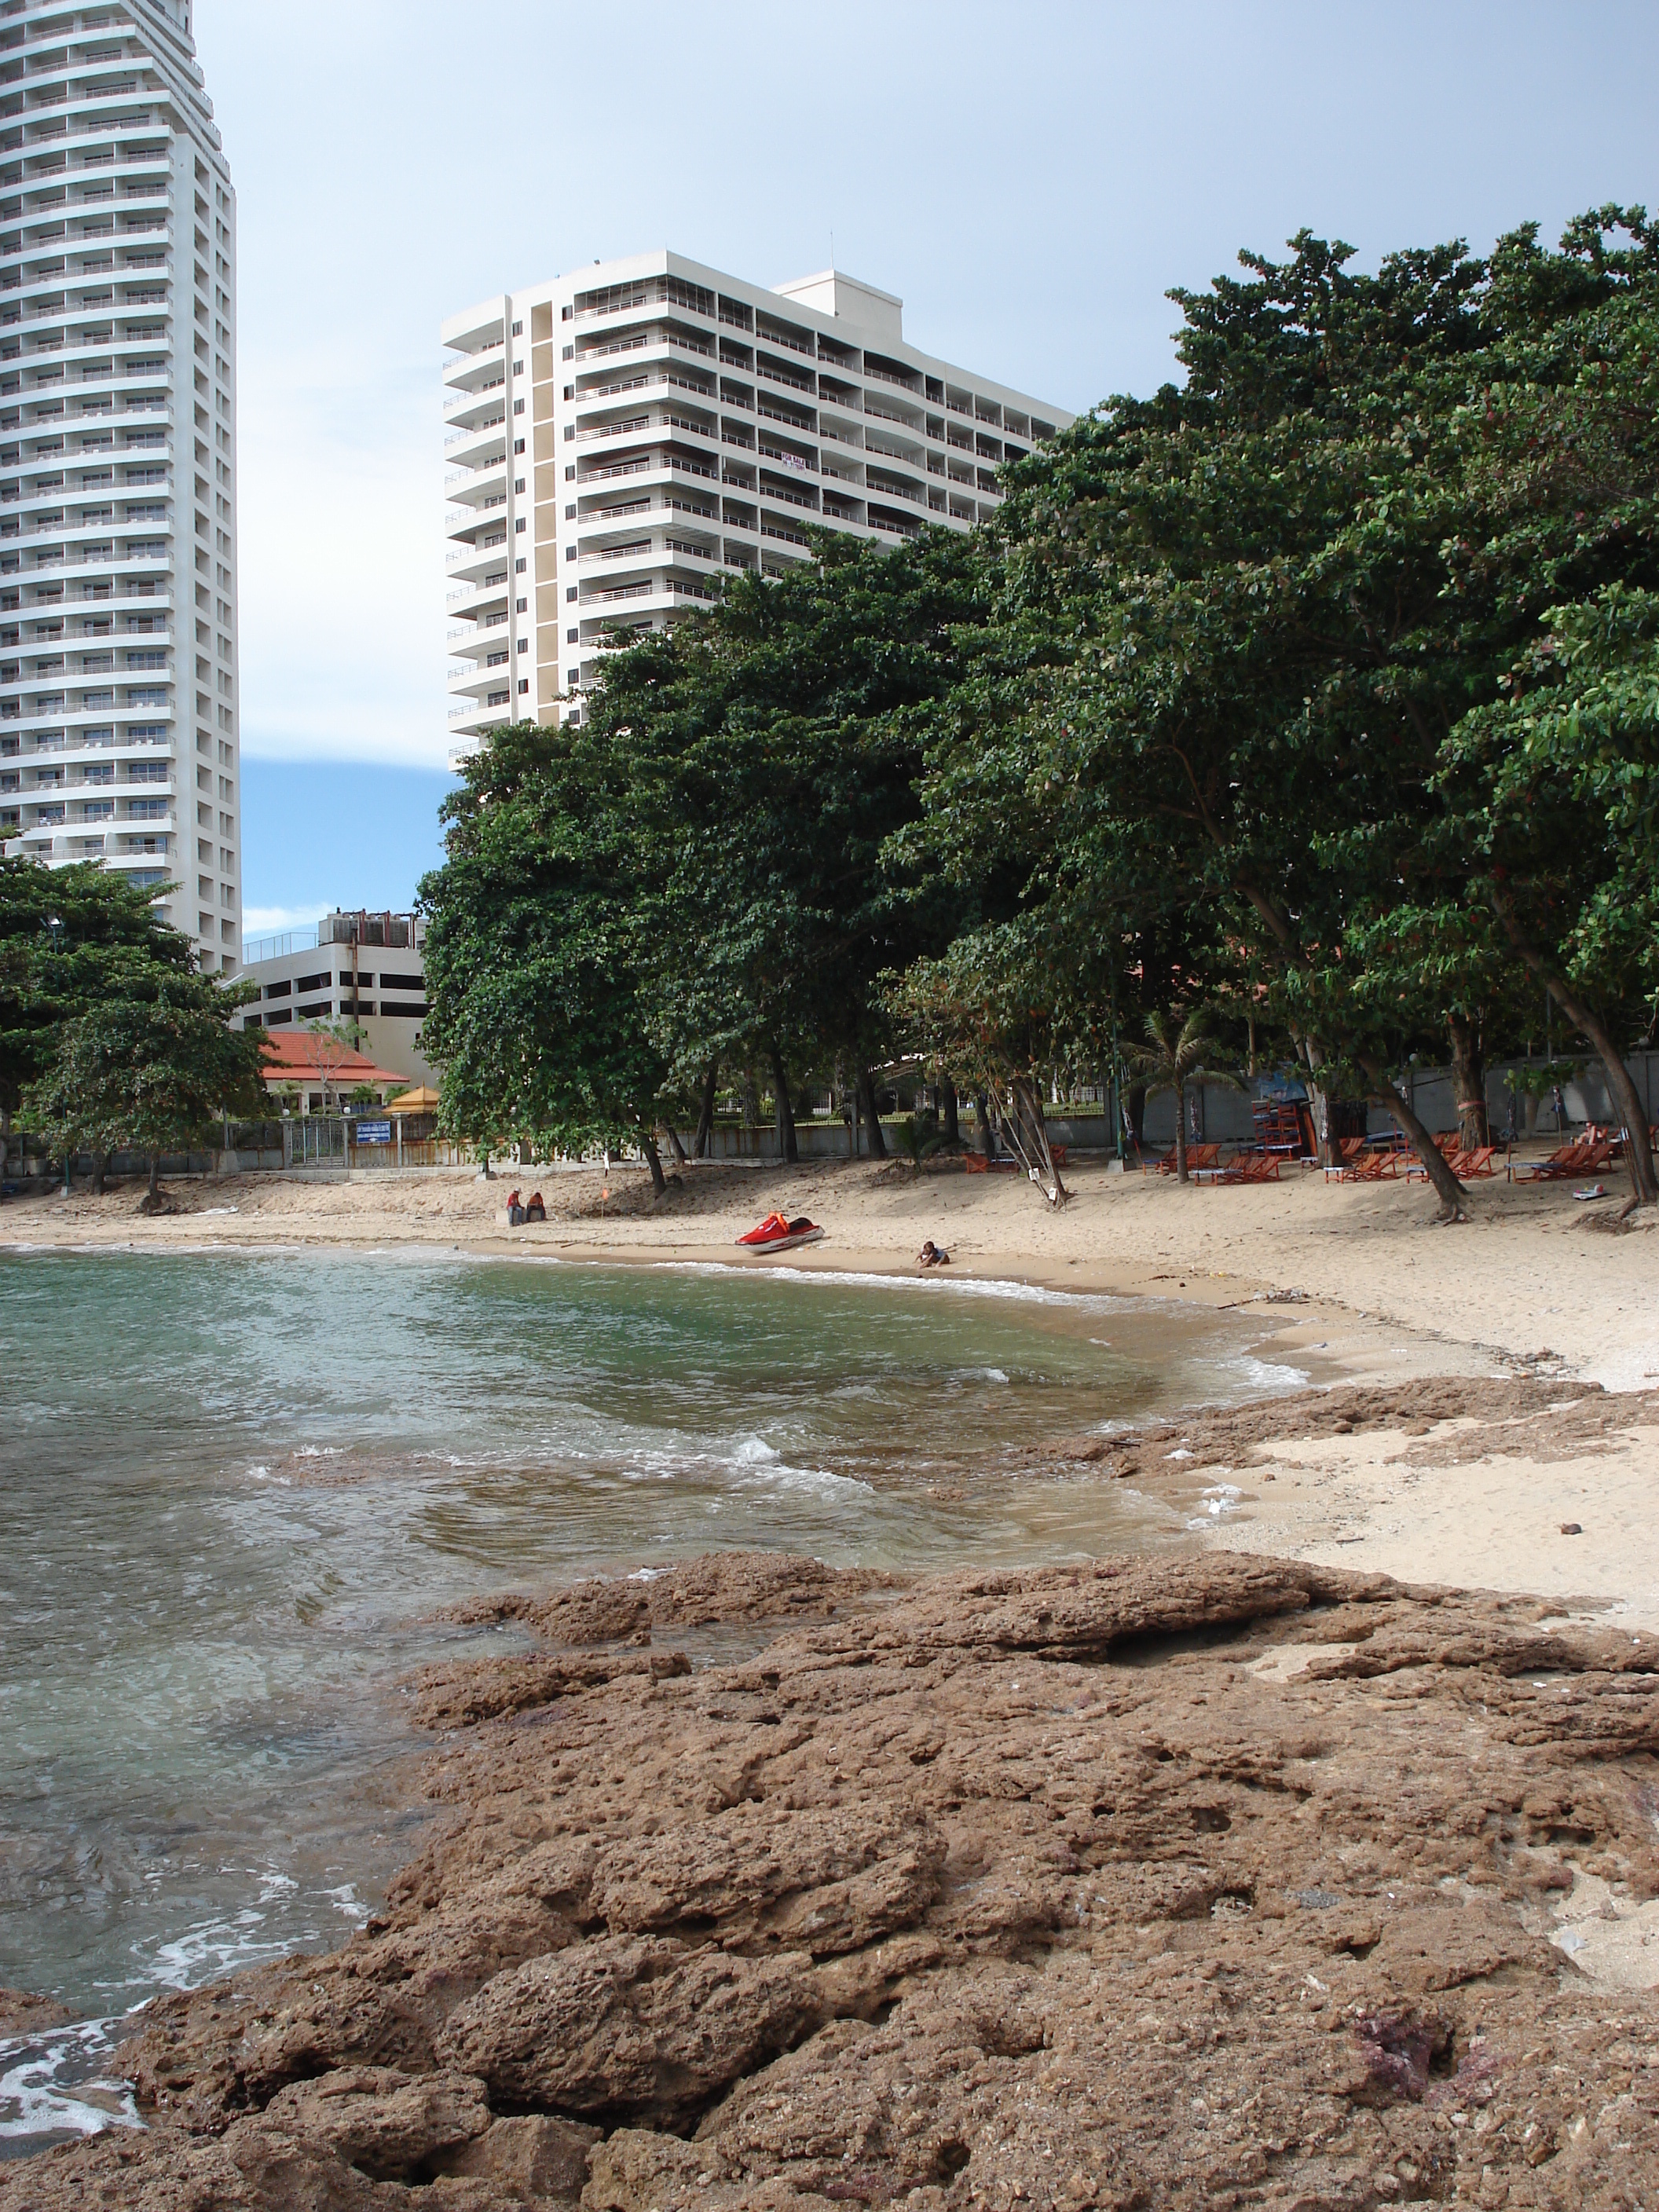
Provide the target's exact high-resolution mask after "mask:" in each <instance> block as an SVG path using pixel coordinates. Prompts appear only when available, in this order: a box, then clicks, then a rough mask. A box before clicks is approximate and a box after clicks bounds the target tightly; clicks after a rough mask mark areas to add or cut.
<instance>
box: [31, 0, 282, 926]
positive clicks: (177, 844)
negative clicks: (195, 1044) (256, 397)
mask: <svg viewBox="0 0 1659 2212" xmlns="http://www.w3.org/2000/svg"><path fill="white" fill-rule="evenodd" d="M236 640H237V625H236V200H235V194H234V191H233V190H232V186H231V181H230V171H229V168H228V165H227V163H226V161H225V156H224V151H223V149H222V145H221V143H220V138H219V133H218V131H217V130H216V127H215V125H214V122H213V107H212V103H211V102H210V100H209V99H208V96H207V94H206V91H205V89H204V83H203V78H202V72H201V70H200V69H199V68H198V67H197V63H196V56H195V47H194V45H193V43H192V40H191V6H190V0H82V4H64V0H0V839H3V841H4V848H5V850H6V852H7V853H9V854H26V855H27V856H28V857H29V858H31V859H33V860H40V861H43V862H45V863H46V864H47V865H48V866H64V864H65V863H67V862H70V861H86V860H94V861H99V862H101V863H102V865H103V866H106V867H108V868H112V869H115V870H118V871H119V872H121V873H122V874H123V875H125V877H126V878H127V879H128V880H129V881H130V882H131V883H133V884H138V885H140V886H142V887H143V888H146V889H154V890H155V893H156V895H157V905H158V910H159V911H160V912H161V915H163V916H164V918H165V919H166V920H167V921H170V922H171V923H172V924H173V927H175V928H178V929H180V930H182V931H184V932H185V934H186V935H187V936H189V937H190V938H191V939H193V940H194V942H195V944H196V945H197V952H198V956H199V957H200V959H201V962H202V964H203V966H204V968H212V969H234V967H235V966H236V964H237V960H238V957H239V955H240V940H241V881H242V877H241V866H240V853H241V837H240V806H241V795H240V767H239V760H238V752H239V745H240V732H239V726H238V723H239V702H238V699H237V662H236ZM166 885H173V886H174V887H175V888H174V889H173V890H168V891H167V892H166V893H165V895H163V886H166Z"/></svg>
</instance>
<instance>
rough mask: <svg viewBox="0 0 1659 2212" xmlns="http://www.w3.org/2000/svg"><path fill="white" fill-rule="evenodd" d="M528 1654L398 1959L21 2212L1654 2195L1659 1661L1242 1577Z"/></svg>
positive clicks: (1251, 1568) (633, 1593)
mask: <svg viewBox="0 0 1659 2212" xmlns="http://www.w3.org/2000/svg"><path fill="white" fill-rule="evenodd" d="M494 1609H495V1610H496V1611H498V1612H503V1611H504V1612H510V1613H512V1614H513V1616H514V1617H515V1618H516V1619H517V1620H520V1621H521V1622H522V1623H523V1624H524V1625H525V1626H526V1627H527V1628H529V1629H530V1631H531V1632H532V1634H533V1635H534V1636H535V1637H536V1638H537V1639H538V1643H537V1648H536V1649H534V1650H531V1651H528V1652H526V1653H522V1654H520V1655H518V1656H515V1657H513V1658H512V1659H507V1660H493V1661H489V1662H483V1664H482V1665H479V1666H476V1667H472V1668H445V1669H442V1670H436V1671H435V1672H433V1673H430V1674H428V1675H426V1676H424V1677H422V1679H421V1680H419V1681H417V1682H416V1683H412V1684H410V1686H409V1688H408V1694H409V1695H410V1697H411V1698H412V1699H415V1700H416V1702H417V1705H418V1706H419V1708H420V1710H421V1711H422V1714H423V1716H424V1717H426V1718H427V1720H428V1723H429V1724H431V1725H434V1726H435V1727H438V1728H440V1729H443V1730H444V1731H445V1733H444V1735H442V1737H441V1741H440V1742H439V1744H438V1745H437V1747H436V1748H435V1753H434V1756H433V1759H432V1761H431V1765H430V1769H429V1773H428V1791H429V1794H430V1796H432V1798H433V1799H434V1800H435V1802H436V1803H437V1805H438V1806H439V1807H441V1808H442V1811H441V1817H440V1818H439V1820H438V1821H437V1823H436V1825H435V1830H434V1832H433V1835H432V1837H431V1838H430V1839H429V1841H428V1844H427V1846H426V1848H425V1849H424V1850H422V1853H421V1854H420V1856H419V1857H417V1858H416V1861H415V1862H414V1863H413V1864H411V1865H410V1867H409V1868H407V1869H405V1870H404V1873H403V1874H402V1875H400V1876H399V1878H398V1880H397V1881H396V1882H395V1883H394V1884H393V1885H392V1891H391V1893H390V1894H389V1896H388V1898H387V1899H386V1905H385V1908H384V1910H383V1911H382V1912H381V1914H380V1917H377V1918H376V1919H375V1920H374V1921H373V1922H372V1923H370V1924H369V1925H368V1927H366V1928H365V1929H363V1930H362V1932H361V1933H360V1934H359V1935H358V1936H356V1937H355V1938H354V1939H353V1941H352V1942H349V1944H347V1945H346V1946H345V1947H344V1948H343V1949H342V1950H340V1951H337V1952H336V1953H334V1954H331V1955H330V1956H328V1957H326V1958H318V1959H308V1960H299V1959H293V1960H285V1961H283V1962H282V1963H281V1964H279V1965H276V1966H272V1967H270V1968H268V1969H264V1970H262V1971H259V1972H254V1973H251V1974H244V1975H241V1976H239V1977H238V1978H237V1980H236V1982H235V1984H234V1985H219V1986H216V1987H213V1988H209V1989H204V1990H197V1991H194V1992H191V1993H188V1994H183V1995H179V1996H173V1997H169V1998H167V1999H164V2000H162V2001H161V2002H157V2003H156V2004H155V2005H153V2006H152V2007H151V2008H149V2012H148V2013H147V2014H146V2015H145V2016H144V2023H143V2027H142V2028H141V2030H140V2032H139V2033H137V2035H136V2036H135V2037H134V2038H133V2039H132V2040H131V2042H130V2043H129V2044H128V2045H125V2049H124V2052H123V2063H124V2065H125V2069H126V2070H127V2071H128V2072H129V2074H130V2075H131V2078H132V2079H133V2081H135V2082H136V2084H137V2091H138V2095H139V2099H140V2103H141V2106H142V2108H143V2111H144V2112H145V2115H146V2118H147V2119H148V2120H149V2128H148V2130H147V2131H146V2132H143V2133H142V2134H141V2133H137V2132H134V2131H132V2130H112V2131H111V2132H110V2133H108V2134H106V2135H104V2136H100V2137H97V2138H95V2139H93V2140H90V2141H88V2142H81V2143H76V2144H72V2145H69V2146H66V2147H64V2148H60V2149H58V2150H56V2151H52V2152H50V2153H47V2154H45V2155H43V2156H40V2157H39V2158H36V2159H32V2160H27V2161H26V2162H25V2163H23V2164H22V2165H20V2166H12V2167H10V2168H9V2169H6V2170H5V2171H4V2176H3V2179H0V2208H3V2212H25V2208H28V2212H57V2208H58V2207H67V2206H70V2205H73V2206H76V2207H78V2208H87V2207H91V2206H109V2207H116V2206H118V2207H121V2208H123V2212H126V2208H145V2212H149V2208H154V2212H163V2208H165V2212H175V2208H180V2207H191V2208H200V2212H207V2208H209V2207H213V2208H220V2207H226V2208H228V2207H244V2206H246V2207H258V2208H262V2212H279V2208H290V2207H292V2208H299V2207H307V2208H313V2207H314V2208H324V2207H326V2208H331V2212H332V2208H341V2212H356V2208H360V2207H361V2208H364V2209H365V2212H371V2208H372V2212H392V2208H394V2207H398V2208H409V2212H460V2209H461V2208H467V2212H486V2208H495V2207H505V2206H509V2205H522V2204H526V2203H529V2204H536V2203H567V2204H575V2203H580V2204H582V2205H584V2206H586V2207H588V2208H591V2212H646V2208H647V2207H649V2208H657V2212H678V2208H687V2212H690V2208H691V2207H698V2208H705V2212H738V2208H744V2209H745V2212H746V2208H760V2207H763V2208H776V2209H777V2212H785V2208H806V2207H812V2208H828V2207H829V2206H844V2205H847V2204H866V2205H884V2204H889V2203H909V2204H914V2205H917V2206H927V2207H936V2208H941V2212H943V2208H947V2207H948V2208H952V2212H955V2208H966V2207H969V2206H972V2205H981V2204H983V2205H996V2206H999V2207H1001V2206H1008V2205H1019V2206H1030V2207H1055V2208H1060V2207H1064V2208H1068V2212H1083V2208H1086V2207H1091V2206H1092V2207H1100V2208H1105V2207H1113V2208H1118V2212H1129V2208H1132V2207H1147V2208H1150V2207H1152V2206H1154V2205H1156V2206H1159V2207H1163V2206H1170V2207H1186V2206H1192V2207H1194V2208H1197V2207H1199V2206H1206V2207H1207V2206H1212V2205H1218V2204H1227V2205H1233V2206H1246V2205H1258V2204H1259V2205H1264V2206H1265V2205H1277V2204H1282V2205H1285V2206H1291V2205H1296V2206H1300V2207H1304V2208H1308V2212H1312V2208H1315V2207H1331V2208H1337V2207H1340V2208H1344V2212H1349V2208H1352V2212H1362V2209H1363V2208H1373V2207H1377V2206H1383V2205H1392V2204H1401V2203H1424V2202H1448V2201H1458V2202H1467V2203H1479V2204H1480V2205H1482V2206H1498V2205H1513V2206H1540V2207H1546V2206H1547V2207H1557V2206H1559V2207H1561V2208H1563V2212H1565V2208H1567V2207H1569V2206H1571V2207H1575V2208H1577V2207H1591V2206H1593V2207H1606V2208H1608V2212H1612V2208H1613V2207H1620V2208H1628V2207H1632V2206H1635V2205H1638V2204H1643V2203H1651V2202H1652V2200H1653V2194H1654V2191H1655V2189H1656V2186H1659V2040H1656V2033H1655V2031H1656V2027H1659V1995H1656V1991H1655V1989H1654V1987H1653V1986H1652V1984H1654V1983H1655V1982H1656V1981H1659V1905H1656V1904H1654V1903H1652V1902H1651V1901H1650V1900H1652V1899H1654V1898H1655V1895H1656V1890H1659V1764H1656V1758H1655V1753H1656V1751H1659V1672H1656V1656H1655V1655H1656V1649H1659V1645H1656V1640H1655V1639H1653V1638H1649V1637H1644V1636H1638V1635H1633V1634H1631V1633H1629V1632H1621V1633H1615V1632H1607V1631H1590V1630H1585V1629H1583V1628H1582V1627H1578V1626H1563V1625H1562V1624H1560V1623H1559V1621H1552V1620H1550V1619H1549V1618H1548V1617H1547V1613H1546V1610H1545V1607H1543V1606H1542V1604H1541V1602H1540V1601H1535V1600H1527V1599H1505V1598H1499V1597H1493V1596H1487V1595H1470V1594H1455V1593H1451V1592H1446V1591H1440V1590H1433V1589H1410V1588H1407V1587H1404V1586H1402V1585H1401V1584H1398V1583H1391V1582H1389V1581H1388V1580H1387V1579H1386V1578H1384V1577H1368V1576H1364V1575H1356V1574H1344V1573H1340V1572H1339V1571H1334V1570H1332V1569H1326V1568H1321V1567H1317V1566H1313V1565H1308V1564H1305V1563H1297V1562H1291V1561H1283V1560H1277V1559H1265V1558H1247V1557H1238V1556H1227V1555H1222V1554H1214V1553H1212V1554H1206V1555H1200V1556H1198V1557H1194V1558H1185V1559H1159V1560H1156V1561H1148V1560H1127V1559H1125V1560H1119V1561H1104V1562H1100V1563H1097V1564H1095V1565H1091V1566H1084V1567H1063V1568H1051V1569H1047V1570H1042V1571H1033V1572H1029V1573H1019V1574H1006V1575H996V1574H989V1575H987V1574H984V1573H957V1574H953V1575H948V1576H944V1577H935V1578H932V1579H929V1580H927V1581H922V1582H917V1583H912V1584H910V1585H908V1587H901V1586H898V1585H896V1584H895V1583H893V1582H892V1580H891V1579H890V1578H888V1577H869V1576H846V1577H842V1576H837V1575H836V1574H834V1573H833V1572H832V1571H829V1570H828V1569H826V1568H823V1567H822V1566H820V1565H817V1563H815V1562H812V1561H808V1560H791V1559H778V1558H775V1557H771V1556H756V1555H744V1554H726V1555H721V1556H717V1557H715V1558H713V1559H706V1560H702V1561H696V1562H693V1563H690V1565H687V1566H685V1567H682V1568H678V1569H675V1570H673V1571H671V1572H670V1573H667V1574H665V1575H662V1576H660V1577H658V1578H654V1579H650V1580H641V1579H636V1580H629V1581H626V1582H619V1583H588V1584H585V1585H580V1586H578V1588H577V1589H574V1590H573V1591H568V1592H564V1593H559V1594H555V1595H552V1596H551V1597H549V1598H543V1597H534V1596H526V1597H525V1598H522V1599H518V1600H509V1601H504V1603H502V1604H501V1605H498V1606H496V1607H495V1608H494ZM720 1626H725V1627H726V1628H728V1629H730V1628H736V1627H738V1626H743V1627H746V1628H747V1630H748V1631H749V1632H750V1635H751V1637H752V1639H753V1642H754V1644H756V1645H757V1646H758V1647H760V1648H758V1649H757V1650H755V1653H754V1656H748V1657H744V1658H743V1659H741V1660H740V1661H738V1662H732V1663H723V1664H716V1665H708V1666H703V1667H699V1668H696V1669H695V1670H694V1669H692V1668H690V1665H689V1663H688V1662H687V1661H686V1660H685V1658H684V1656H683V1655H681V1654H679V1653H678V1652H677V1651H676V1650H675V1648H674V1645H673V1642H672V1638H673V1636H674V1634H675V1633H676V1632H679V1631H686V1632H691V1631H703V1632H706V1631H708V1630H709V1629H711V1628H719V1627H720Z"/></svg>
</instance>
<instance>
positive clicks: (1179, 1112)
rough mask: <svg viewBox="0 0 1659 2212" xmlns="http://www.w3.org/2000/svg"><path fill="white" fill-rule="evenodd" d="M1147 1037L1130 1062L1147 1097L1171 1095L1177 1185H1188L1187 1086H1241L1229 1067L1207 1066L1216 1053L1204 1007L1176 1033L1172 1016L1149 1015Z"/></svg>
mask: <svg viewBox="0 0 1659 2212" xmlns="http://www.w3.org/2000/svg"><path fill="white" fill-rule="evenodd" d="M1146 1035H1147V1036H1148V1038H1149V1039H1150V1040H1151V1042H1150V1043H1149V1044H1148V1045H1146V1047H1145V1048H1143V1049H1142V1050H1140V1051H1139V1052H1133V1053H1131V1054H1129V1055H1128V1058H1129V1060H1130V1062H1131V1064H1132V1066H1133V1068H1134V1071H1135V1073H1136V1074H1137V1075H1139V1076H1140V1077H1141V1078H1142V1079H1143V1080H1144V1081H1145V1083H1146V1089H1147V1092H1148V1094H1149V1095H1153V1094H1156V1093H1157V1092H1158V1091H1174V1093H1175V1102H1176V1182H1190V1181H1191V1177H1190V1176H1188V1173H1187V1086H1188V1084H1189V1083H1218V1084H1221V1085H1223V1086H1224V1087H1225V1089H1227V1090H1229V1091H1242V1090H1243V1088H1244V1085H1243V1084H1242V1083H1241V1082H1240V1081H1239V1079H1238V1078H1237V1076H1236V1075H1235V1074H1234V1073H1233V1072H1232V1070H1231V1068H1228V1067H1223V1066H1215V1065H1213V1064H1212V1065H1211V1066H1205V1064H1204V1060H1205V1054H1206V1053H1213V1052H1215V1051H1216V1049H1217V1045H1216V1040H1215V1037H1214V1036H1213V1034H1212V1031H1211V1029H1210V1011H1209V1009H1208V1007H1207V1006H1194V1008H1193V1011H1192V1012H1191V1013H1189V1014H1188V1017H1187V1018H1186V1020H1185V1021H1184V1022H1182V1024H1181V1027H1180V1029H1179V1030H1177V1029H1176V1016H1175V1015H1174V1014H1158V1013H1152V1014H1148V1015H1147V1017H1146Z"/></svg>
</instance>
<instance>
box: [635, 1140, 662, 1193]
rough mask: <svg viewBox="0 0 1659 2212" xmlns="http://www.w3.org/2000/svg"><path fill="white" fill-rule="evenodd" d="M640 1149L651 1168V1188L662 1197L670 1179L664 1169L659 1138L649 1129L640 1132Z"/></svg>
mask: <svg viewBox="0 0 1659 2212" xmlns="http://www.w3.org/2000/svg"><path fill="white" fill-rule="evenodd" d="M640 1150H641V1152H643V1153H644V1154H645V1164H646V1165H647V1167H648V1168H649V1169H650V1170H651V1188H652V1190H653V1193H654V1194H655V1195H656V1196H657V1197H658V1198H660V1197H661V1196H662V1194H663V1193H664V1192H665V1190H666V1189H667V1188H668V1180H667V1177H666V1176H665V1175H664V1174H663V1171H662V1155H661V1153H660V1152H658V1150H657V1140H656V1139H655V1138H654V1137H653V1135H652V1133H651V1132H650V1130H649V1129H641V1132H640Z"/></svg>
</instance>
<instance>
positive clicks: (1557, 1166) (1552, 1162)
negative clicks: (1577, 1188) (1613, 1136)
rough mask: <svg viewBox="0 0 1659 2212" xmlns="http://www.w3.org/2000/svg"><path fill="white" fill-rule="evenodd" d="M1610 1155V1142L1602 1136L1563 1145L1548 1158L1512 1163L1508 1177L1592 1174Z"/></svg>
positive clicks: (1545, 1179) (1561, 1177)
mask: <svg viewBox="0 0 1659 2212" xmlns="http://www.w3.org/2000/svg"><path fill="white" fill-rule="evenodd" d="M1611 1158H1613V1146H1612V1145H1611V1144H1610V1143H1608V1142H1607V1139H1605V1138H1603V1139H1602V1140H1601V1142H1600V1143H1599V1144H1593V1145H1586V1144H1582V1143H1581V1144H1576V1145H1563V1146H1560V1148H1559V1150H1558V1151H1556V1152H1552V1153H1551V1154H1550V1156H1549V1158H1547V1160H1534V1161H1532V1162H1530V1163H1528V1162H1525V1161H1523V1162H1522V1164H1521V1165H1520V1166H1519V1167H1511V1168H1510V1180H1511V1181H1512V1182H1564V1181H1565V1179H1566V1178H1567V1177H1569V1176H1585V1175H1594V1174H1595V1171H1596V1170H1597V1169H1598V1168H1604V1167H1606V1165H1607V1162H1608V1161H1609V1160H1610V1159H1611Z"/></svg>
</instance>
